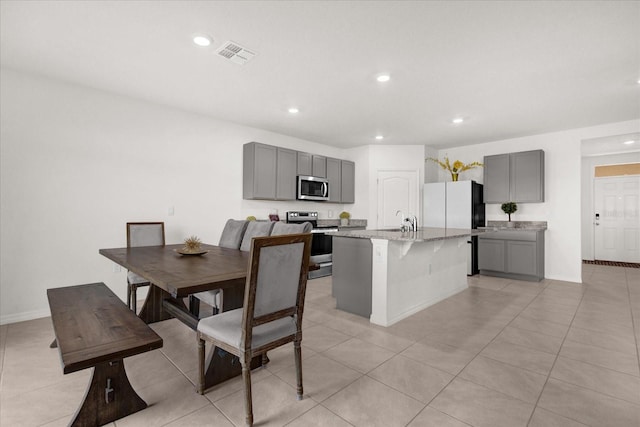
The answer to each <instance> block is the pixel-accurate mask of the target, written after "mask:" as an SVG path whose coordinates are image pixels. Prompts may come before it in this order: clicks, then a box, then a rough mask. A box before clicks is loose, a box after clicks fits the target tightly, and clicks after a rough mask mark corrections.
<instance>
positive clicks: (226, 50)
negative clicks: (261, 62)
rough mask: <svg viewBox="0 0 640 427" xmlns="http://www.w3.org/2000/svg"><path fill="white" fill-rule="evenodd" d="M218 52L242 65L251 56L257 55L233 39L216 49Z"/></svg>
mask: <svg viewBox="0 0 640 427" xmlns="http://www.w3.org/2000/svg"><path fill="white" fill-rule="evenodd" d="M216 52H217V54H218V55H220V56H223V57H225V58H227V59H228V60H229V61H231V62H235V63H236V64H240V65H244V64H245V63H247V62H248V61H249V60H250V59H251V58H253V57H254V56H256V54H255V52H251V51H250V50H248V49H246V48H244V47H242V46H240V45H239V44H237V43H234V42H232V41H228V42H225V43H224V44H223V45H222V46H221V47H220V48H218V50H216Z"/></svg>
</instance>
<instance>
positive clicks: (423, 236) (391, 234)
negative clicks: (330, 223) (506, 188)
mask: <svg viewBox="0 0 640 427" xmlns="http://www.w3.org/2000/svg"><path fill="white" fill-rule="evenodd" d="M482 233H484V231H483V230H471V229H464V228H431V227H424V228H419V229H418V231H415V232H414V231H406V232H402V231H400V230H398V229H391V230H349V231H338V232H335V233H329V234H331V235H333V236H339V237H352V238H357V239H385V240H398V241H403V242H429V241H433V240H446V239H456V238H459V237H469V236H476V235H478V234H482Z"/></svg>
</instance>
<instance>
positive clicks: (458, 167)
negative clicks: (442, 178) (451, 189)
mask: <svg viewBox="0 0 640 427" xmlns="http://www.w3.org/2000/svg"><path fill="white" fill-rule="evenodd" d="M427 160H431V161H432V162H435V163H437V164H438V165H440V167H441V168H442V169H444V170H446V171H449V173H450V174H451V181H457V180H458V176H459V175H460V172H464V171H467V170H469V169H473V168H475V167H476V166H478V167H482V166H484V165H483V164H482V163H480V162H471V163H468V164H464V163H462V162H461V161H460V160H456V161H455V162H453V164H451V163H450V162H449V157H448V156H444V161H442V160H438V159H434V158H433V157H428V158H427Z"/></svg>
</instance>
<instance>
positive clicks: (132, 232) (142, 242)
mask: <svg viewBox="0 0 640 427" xmlns="http://www.w3.org/2000/svg"><path fill="white" fill-rule="evenodd" d="M139 246H164V222H128V223H127V247H128V248H135V247H139ZM150 284H151V283H150V282H149V281H148V280H147V279H145V278H144V277H142V276H139V275H137V274H136V273H134V272H132V271H127V307H129V308H130V309H131V310H133V312H134V313H137V294H138V288H140V287H142V286H149V285H150Z"/></svg>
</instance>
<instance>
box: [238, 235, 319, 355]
mask: <svg viewBox="0 0 640 427" xmlns="http://www.w3.org/2000/svg"><path fill="white" fill-rule="evenodd" d="M311 237H312V236H311V233H305V234H286V235H281V236H268V237H256V238H255V239H253V240H252V245H251V255H250V258H249V271H248V274H247V281H246V284H245V290H244V310H243V319H242V340H241V343H240V345H241V348H244V349H249V348H251V336H252V329H253V327H254V326H259V325H262V324H264V323H268V322H272V321H274V320H278V319H281V318H284V317H288V316H294V319H295V321H296V331H297V333H300V330H301V329H300V328H301V327H302V312H303V310H304V297H305V293H306V289H307V273H308V271H309V256H310V254H311Z"/></svg>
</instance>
